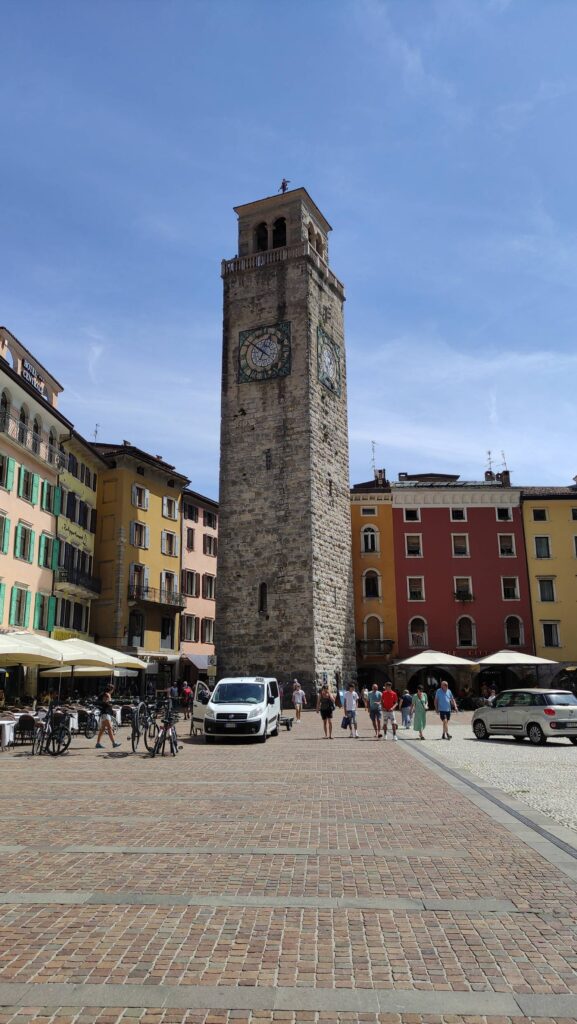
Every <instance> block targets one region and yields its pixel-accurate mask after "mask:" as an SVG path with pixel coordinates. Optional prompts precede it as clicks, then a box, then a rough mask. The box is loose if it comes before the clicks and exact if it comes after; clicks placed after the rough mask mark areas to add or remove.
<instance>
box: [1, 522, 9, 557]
mask: <svg viewBox="0 0 577 1024" xmlns="http://www.w3.org/2000/svg"><path fill="white" fill-rule="evenodd" d="M9 543H10V520H9V519H5V520H4V536H3V538H2V554H3V555H7V554H8V545H9Z"/></svg>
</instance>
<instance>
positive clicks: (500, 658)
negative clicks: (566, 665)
mask: <svg viewBox="0 0 577 1024" xmlns="http://www.w3.org/2000/svg"><path fill="white" fill-rule="evenodd" d="M477 664H478V665H480V667H481V668H483V666H484V665H558V664H559V662H557V661H553V660H552V659H551V658H538V657H537V656H536V655H535V654H523V651H507V650H503V651H496V652H495V654H489V655H488V656H487V657H486V658H480V659H479V661H478V662H477Z"/></svg>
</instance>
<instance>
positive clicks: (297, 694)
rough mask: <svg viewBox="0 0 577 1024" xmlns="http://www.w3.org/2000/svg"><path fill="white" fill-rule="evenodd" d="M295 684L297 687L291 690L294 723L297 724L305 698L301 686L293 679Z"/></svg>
mask: <svg viewBox="0 0 577 1024" xmlns="http://www.w3.org/2000/svg"><path fill="white" fill-rule="evenodd" d="M295 683H296V684H297V685H296V686H295V688H294V689H293V706H294V709H295V716H296V718H295V721H296V722H297V723H298V722H300V720H301V710H302V706H303V704H306V702H307V699H306V696H305V691H304V690H303V688H302V686H301V684H300V683H299V682H297V680H296V679H295Z"/></svg>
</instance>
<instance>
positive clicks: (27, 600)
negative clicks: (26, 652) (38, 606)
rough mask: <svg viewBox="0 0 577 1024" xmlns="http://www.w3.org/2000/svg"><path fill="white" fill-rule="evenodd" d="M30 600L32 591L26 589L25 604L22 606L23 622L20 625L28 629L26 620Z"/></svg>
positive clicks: (28, 617)
mask: <svg viewBox="0 0 577 1024" xmlns="http://www.w3.org/2000/svg"><path fill="white" fill-rule="evenodd" d="M31 601H32V593H31V591H30V590H27V591H26V605H25V607H24V622H23V623H22V625H23V626H24V629H28V622H29V621H30V604H31Z"/></svg>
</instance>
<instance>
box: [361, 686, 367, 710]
mask: <svg viewBox="0 0 577 1024" xmlns="http://www.w3.org/2000/svg"><path fill="white" fill-rule="evenodd" d="M361 697H362V701H363V704H364V705H365V711H368V710H369V691H368V690H367V688H366V686H363V688H362V690H361Z"/></svg>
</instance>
